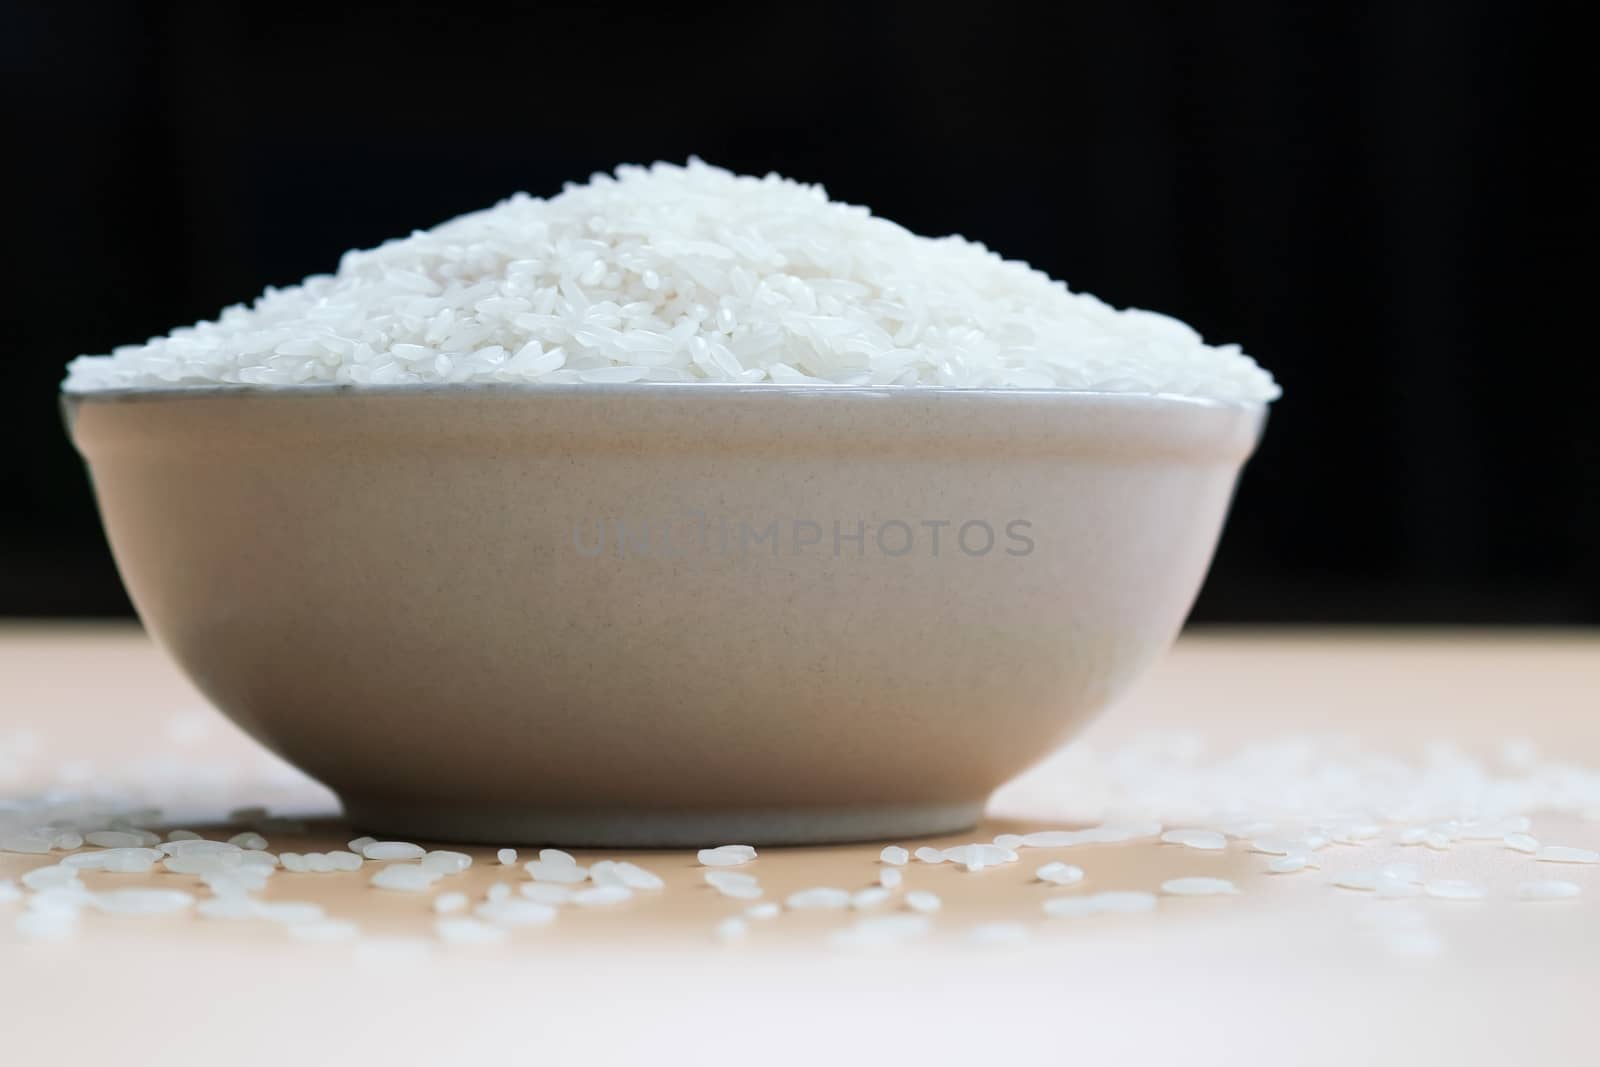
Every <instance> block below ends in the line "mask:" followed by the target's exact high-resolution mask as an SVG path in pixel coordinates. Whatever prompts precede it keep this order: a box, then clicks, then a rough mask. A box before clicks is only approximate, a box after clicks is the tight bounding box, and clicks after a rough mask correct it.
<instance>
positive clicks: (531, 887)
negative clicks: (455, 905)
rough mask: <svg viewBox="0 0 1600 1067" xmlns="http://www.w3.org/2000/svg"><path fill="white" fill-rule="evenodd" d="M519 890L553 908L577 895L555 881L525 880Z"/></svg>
mask: <svg viewBox="0 0 1600 1067" xmlns="http://www.w3.org/2000/svg"><path fill="white" fill-rule="evenodd" d="M517 890H518V892H520V893H521V894H522V895H523V896H524V897H525V898H527V899H528V900H533V901H537V902H538V903H540V904H548V905H550V906H551V907H553V908H558V907H560V906H562V905H563V904H571V903H572V898H573V896H575V895H576V894H575V891H574V890H572V889H569V888H568V887H566V886H564V885H556V884H555V883H554V882H523V883H522V884H521V885H519V886H518V887H517ZM446 895H447V896H448V895H449V894H446Z"/></svg>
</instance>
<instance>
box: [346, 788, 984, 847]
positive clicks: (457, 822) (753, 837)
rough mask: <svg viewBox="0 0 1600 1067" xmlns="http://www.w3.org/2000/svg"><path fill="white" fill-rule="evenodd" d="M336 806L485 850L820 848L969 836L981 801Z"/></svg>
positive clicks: (375, 825)
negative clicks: (696, 806) (674, 806)
mask: <svg viewBox="0 0 1600 1067" xmlns="http://www.w3.org/2000/svg"><path fill="white" fill-rule="evenodd" d="M340 799H341V800H342V801H343V802H344V810H345V814H346V816H347V817H348V818H349V820H350V823H351V825H352V826H353V827H355V828H356V829H357V830H360V831H362V832H364V833H369V834H382V835H384V836H387V837H399V838H405V839H423V840H429V841H460V842H471V843H475V844H488V845H571V846H575V847H594V848H704V847H709V846H713V845H725V844H741V845H823V844H836V843H843V842H848V841H871V840H883V839H888V838H909V837H927V836H931V835H934V834H948V833H956V832H957V831H960V830H968V829H971V828H972V827H973V826H975V825H977V822H978V819H979V817H980V816H981V815H982V814H983V802H982V801H974V802H968V803H959V804H908V805H893V806H890V805H885V806H880V807H861V808H757V809H742V810H741V809H718V808H708V809H704V810H688V811H685V810H671V809H661V808H648V809H639V810H633V811H628V810H622V811H616V810H598V811H596V810H576V811H573V810H568V811H561V810H552V809H548V808H538V809H533V810H526V809H519V808H489V809H462V808H447V807H439V806H435V805H423V804H409V803H406V802H405V801H395V800H381V801H367V800H363V799H361V798H358V797H341V798H340Z"/></svg>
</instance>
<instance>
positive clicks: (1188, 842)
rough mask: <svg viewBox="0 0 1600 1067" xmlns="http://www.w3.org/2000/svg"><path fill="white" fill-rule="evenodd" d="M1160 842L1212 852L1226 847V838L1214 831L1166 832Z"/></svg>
mask: <svg viewBox="0 0 1600 1067" xmlns="http://www.w3.org/2000/svg"><path fill="white" fill-rule="evenodd" d="M1161 840H1162V841H1163V842H1164V843H1165V844H1168V845H1184V846H1186V847H1188V848H1198V849H1203V850H1206V851H1213V852H1214V851H1216V850H1218V849H1224V848H1227V847H1228V838H1227V836H1226V835H1224V834H1222V833H1219V832H1218V831H1216V830H1168V831H1167V832H1166V833H1164V834H1162V835H1161Z"/></svg>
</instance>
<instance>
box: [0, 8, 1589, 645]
mask: <svg viewBox="0 0 1600 1067" xmlns="http://www.w3.org/2000/svg"><path fill="white" fill-rule="evenodd" d="M246 7H247V6H246V5H240V6H239V8H238V9H232V8H231V6H229V5H199V4H196V5H192V6H190V5H159V6H157V5H152V6H150V7H140V6H136V5H128V6H120V5H118V6H107V7H84V6H82V5H70V4H64V5H56V6H53V7H47V6H42V5H41V6H39V7H37V8H33V9H29V8H27V7H19V6H17V5H14V4H13V5H8V6H6V7H5V8H4V14H3V15H0V19H3V23H0V64H3V69H4V78H5V86H4V93H5V95H4V100H5V104H4V107H5V108H6V118H5V121H6V124H7V129H5V130H4V131H0V132H3V133H4V140H3V143H4V144H5V146H6V155H7V156H8V157H9V158H8V162H6V163H5V164H4V167H3V172H4V173H3V177H0V181H3V182H4V183H5V184H6V186H7V188H8V191H9V195H8V196H7V197H6V199H5V206H6V208H7V212H6V219H5V226H4V229H5V243H4V248H5V250H6V254H5V256H4V257H3V259H4V266H3V268H0V269H3V270H4V271H5V277H4V279H3V281H4V293H5V300H4V310H3V330H4V333H3V338H0V340H3V344H4V355H3V358H4V360H5V366H6V367H7V368H8V369H7V378H6V381H5V382H4V386H3V388H0V426H3V433H4V444H5V449H4V452H3V454H0V506H3V507H4V509H5V511H4V523H3V526H0V613H12V614H40V615H49V614H69V613H119V612H125V611H127V610H128V608H127V603H126V601H125V599H124V597H123V594H122V592H121V589H120V586H119V584H118V582H117V579H116V576H115V573H114V571H113V568H112V566H111V564H110V561H109V557H108V554H107V551H106V548H105V544H104V541H103V539H102V537H101V534H100V532H99V529H98V525H97V522H96V519H95V515H94V512H93V504H92V501H91V498H90V495H89V491H88V487H87V484H86V482H85V479H84V476H83V473H82V470H81V468H80V465H79V464H78V462H77V460H76V458H75V457H74V455H73V454H72V452H71V451H70V449H69V448H68V447H67V445H66V443H65V439H64V437H63V435H62V433H61V431H60V428H59V423H58V416H57V412H56V407H55V399H54V391H55V389H56V386H57V383H58V381H59V378H60V376H61V372H62V364H63V363H64V362H65V361H66V360H67V359H68V358H70V357H72V356H74V355H76V354H78V353H82V352H104V351H106V350H108V349H109V348H110V347H111V346H112V345H115V344H118V343H122V342H126V341H130V340H138V339H142V338H144V337H147V336H149V335H152V334H156V333H161V332H165V331H166V330H167V329H169V328H170V327H172V326H175V325H178V324H181V323H187V322H192V321H194V320H196V319H198V318H201V317H209V316H211V315H213V314H214V313H215V312H216V311H217V310H218V309H219V308H220V307H222V306H223V305H225V304H228V303H232V302H235V301H239V300H242V299H247V298H250V297H252V296H253V295H254V294H256V293H257V292H259V291H260V290H261V288H262V287H263V286H264V285H267V284H279V285H281V284H286V283H290V282H294V281H296V280H298V279H299V278H300V277H302V276H303V275H305V274H308V273H312V272H316V271H323V270H328V269H331V268H332V267H333V266H334V264H335V263H336V260H337V257H338V255H339V253H340V252H341V251H342V250H344V249H346V248H350V247H353V246H367V245H372V244H374V243H377V242H379V241H381V240H382V239H384V238H386V237H390V236H394V235H399V234H403V233H405V232H407V231H409V230H411V229H413V228H418V227H425V226H428V225H431V224H433V223H435V222H437V221H439V220H441V219H444V218H446V217H448V216H450V215H454V214H457V213H460V212H462V211H466V210H470V209H474V208H478V207H481V206H485V205H487V204H489V203H491V202H492V201H494V200H496V199H499V198H501V197H503V196H505V195H506V194H508V193H510V192H512V191H514V190H517V189H526V190H528V191H530V192H532V193H534V194H537V195H543V194H549V193H552V192H554V191H556V190H557V189H558V188H559V187H560V184H561V182H562V181H564V180H568V179H582V178H584V177H586V176H587V175H588V174H590V173H591V172H593V171H595V170H599V169H606V168H610V167H612V166H613V165H615V164H616V163H618V162H622V161H648V160H652V159H657V158H663V159H676V160H681V159H682V158H684V157H685V156H686V155H688V154H690V153H697V154H699V155H702V156H704V157H705V158H707V159H709V160H711V161H713V162H716V163H720V164H723V165H726V166H729V167H732V168H735V169H738V170H743V171H754V172H764V171H767V170H771V169H776V170H779V171H781V172H783V173H785V174H789V175H791V176H793V177H796V178H802V179H806V180H812V181H821V182H823V183H825V184H826V185H827V186H828V189H829V191H830V192H831V193H832V195H834V196H835V197H838V198H843V199H848V200H852V201H856V202H860V203H865V204H868V205H870V206H872V207H873V208H874V209H875V210H876V211H877V212H878V213H880V214H883V215H887V216H888V217H890V218H893V219H895V220H897V221H899V222H901V223H903V224H905V225H907V226H909V227H910V228H912V229H914V230H917V231H920V232H923V233H929V234H938V233H947V232H959V233H962V234H965V235H967V236H969V237H972V238H976V239H980V240H983V241H984V242H986V243H988V244H989V245H991V246H992V247H994V248H996V249H998V250H1000V251H1002V252H1004V253H1006V254H1007V255H1009V256H1013V257H1020V258H1024V259H1027V260H1030V261H1032V262H1033V263H1034V264H1036V265H1038V266H1040V267H1042V268H1044V269H1046V270H1048V271H1049V272H1051V273H1052V274H1054V275H1056V276H1058V277H1061V278H1064V279H1066V280H1067V281H1068V282H1069V283H1070V284H1071V285H1072V286H1073V287H1074V288H1081V289H1086V290H1089V291H1091V292H1094V293H1097V294H1099V295H1100V296H1102V297H1103V298H1105V299H1107V300H1109V301H1111V302H1112V303H1114V304H1119V305H1121V304H1137V305H1142V306H1146V307H1152V308H1156V309H1159V310H1162V311H1166V312H1169V313H1171V314H1174V315H1177V316H1179V317H1181V318H1184V319H1187V320H1188V321H1190V322H1192V323H1194V324H1195V325H1196V326H1197V327H1198V328H1199V329H1200V330H1201V331H1202V332H1203V333H1204V334H1205V335H1206V337H1207V338H1208V339H1210V340H1213V341H1224V340H1226V341H1238V342H1241V343H1242V344H1243V345H1244V347H1245V349H1246V351H1248V352H1251V353H1253V354H1255V355H1256V356H1257V357H1258V358H1259V359H1260V360H1261V361H1262V362H1263V363H1264V364H1265V365H1266V366H1268V367H1269V368H1271V369H1272V370H1273V371H1274V372H1275V373H1276V374H1277V376H1278V378H1279V380H1280V381H1281V382H1282V383H1283V386H1284V389H1285V394H1286V395H1285V397H1284V399H1283V400H1282V401H1281V402H1280V403H1279V404H1278V405H1277V406H1276V407H1275V409H1274V411H1273V415H1272V420H1271V425H1270V427H1269V429H1268V433H1267V436H1266V439H1265V441H1264V443H1263V446H1262V449H1261V451H1260V453H1259V455H1258V456H1257V458H1256V459H1255V460H1254V461H1253V462H1252V463H1251V465H1250V467H1249V468H1248V471H1247V473H1246V475H1245V478H1244V481H1243V484H1242V486H1241V490H1240V495H1239V499H1238V503H1237V506H1236V510H1235V511H1234V514H1233V517H1232V520H1231V522H1230V525H1229V529H1228V532H1227V535H1226V537H1225V539H1224V543H1223V546H1222V549H1221V553H1220V555H1219V557H1218V560H1217V563H1216V567H1215V570H1214V572H1213V574H1212V577H1211V579H1210V581H1209V583H1208V585H1207V587H1206V590H1205V592H1204V594H1203V596H1202V600H1201V604H1200V606H1199V609H1198V617H1200V618H1203V619H1212V620H1371V621H1457V620H1464V621H1482V622H1588V623H1593V622H1596V621H1600V568H1597V565H1596V562H1595V560H1596V555H1597V553H1596V546H1597V545H1600V508H1597V493H1596V491H1595V487H1596V480H1597V478H1596V469H1597V468H1596V462H1597V459H1600V447H1597V442H1600V430H1597V424H1600V418H1597V417H1596V415H1595V414H1594V412H1593V408H1594V404H1595V394H1594V392H1593V388H1594V386H1595V384H1596V382H1595V375H1594V373H1593V371H1592V367H1593V364H1594V362H1595V359H1596V355H1595V352H1594V346H1593V342H1592V340H1590V338H1591V337H1592V331H1591V330H1590V329H1588V328H1586V327H1588V325H1589V323H1588V321H1587V320H1588V314H1587V312H1588V309H1589V308H1590V307H1591V306H1593V303H1594V301H1593V298H1592V296H1591V293H1592V290H1593V285H1594V274H1595V272H1594V268H1593V264H1592V255H1591V253H1590V251H1589V249H1590V248H1591V247H1592V246H1591V241H1592V237H1593V228H1592V226H1591V225H1590V219H1589V216H1588V200H1589V199H1590V197H1592V195H1593V192H1594V178H1595V174H1594V171H1593V168H1592V165H1591V164H1590V163H1589V162H1588V161H1587V159H1586V156H1585V153H1586V152H1587V151H1590V150H1591V149H1590V148H1589V142H1591V141H1592V139H1593V123H1594V116H1593V113H1592V111H1590V110H1589V109H1588V104H1589V100H1588V99H1587V96H1588V95H1589V94H1590V93H1591V90H1590V88H1589V85H1590V78H1591V74H1592V71H1591V69H1590V68H1592V65H1593V61H1592V57H1591V56H1590V54H1589V52H1588V50H1587V48H1586V46H1585V45H1584V43H1583V39H1582V37H1581V35H1579V34H1578V32H1577V30H1576V22H1575V18H1576V16H1577V14H1578V12H1579V10H1580V8H1579V7H1578V5H1573V6H1571V7H1570V8H1565V9H1563V8H1557V7H1547V8H1543V9H1538V8H1533V7H1529V6H1526V5H1512V4H1503V5H1497V6H1494V7H1490V6H1477V5H1472V4H1449V5H1446V4H1438V5H1418V4H1410V3H1395V4H1385V5H1375V6H1371V7H1368V6H1365V5H1357V4H1327V5H1322V6H1320V7H1313V8H1297V7H1294V6H1291V5H1285V4H1263V5H1245V4H1227V5H1217V6H1210V5H1188V4H1175V5H1171V6H1157V5H1151V4H1145V3H1133V2H1123V3H1115V4H1106V5H1078V4H1072V3H1058V4H1048V5H1044V4H1041V5H1038V6H1030V7H1022V6H1007V5H1003V4H1000V5H997V4H966V5H961V6H959V7H957V6H951V7H949V8H945V7H941V6H937V5H932V4H905V5H887V4H886V5H873V4H870V3H860V4H856V5H849V6H839V7H829V6H827V5H815V4H746V5H741V6H737V7H719V6H717V5H692V6H691V7H690V8H685V7H680V6H674V7H673V8H672V9H671V10H660V11H658V12H657V13H656V14H655V15H654V16H650V17H637V16H630V15H625V14H621V13H605V12H603V11H602V10H601V9H600V8H598V7H594V6H589V7H585V8H582V9H578V10H575V11H566V10H562V9H557V8H553V7H544V8H539V9H537V10H535V11H533V12H531V13H529V14H527V15H526V16H522V17H509V16H505V15H504V14H502V13H500V12H498V11H497V13H496V14H495V15H494V17H488V16H485V15H481V14H480V13H478V11H477V10H476V9H474V8H472V7H470V6H466V5H448V4H439V5H435V8H434V10H433V11H431V12H430V13H428V14H423V15H417V14H403V13H397V9H394V8H390V7H385V8H374V9H367V10H357V9H354V8H351V9H344V8H340V9H339V10H338V11H336V12H335V11H331V10H330V11H320V12H317V13H315V14H311V13H307V14H304V15H296V14H293V13H291V12H286V11H284V10H281V9H280V8H278V7H277V6H275V5H273V6H269V5H249V7H254V8H256V9H257V10H254V11H252V10H247V9H246Z"/></svg>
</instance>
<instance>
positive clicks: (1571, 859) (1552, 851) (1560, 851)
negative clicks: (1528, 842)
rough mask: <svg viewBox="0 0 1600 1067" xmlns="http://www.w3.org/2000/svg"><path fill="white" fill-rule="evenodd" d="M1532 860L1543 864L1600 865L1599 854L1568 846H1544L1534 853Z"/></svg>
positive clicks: (1588, 849) (1586, 849) (1589, 849)
mask: <svg viewBox="0 0 1600 1067" xmlns="http://www.w3.org/2000/svg"><path fill="white" fill-rule="evenodd" d="M1533 858H1534V859H1536V860H1543V861H1544V862H1545V863H1600V852H1596V851H1595V850H1594V849H1592V848H1573V847H1572V846H1570V845H1545V846H1544V847H1543V848H1541V849H1539V851H1538V852H1536V853H1534V855H1533Z"/></svg>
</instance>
